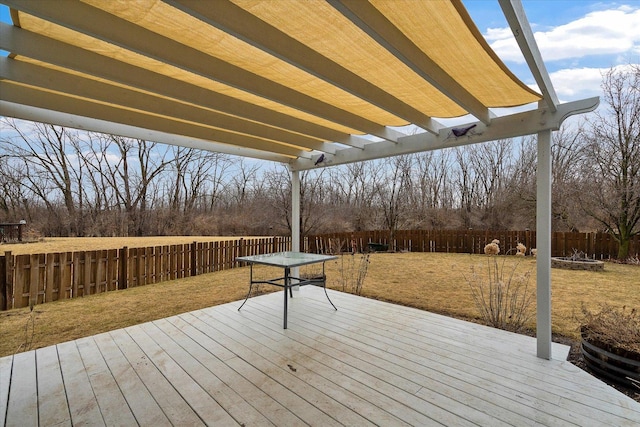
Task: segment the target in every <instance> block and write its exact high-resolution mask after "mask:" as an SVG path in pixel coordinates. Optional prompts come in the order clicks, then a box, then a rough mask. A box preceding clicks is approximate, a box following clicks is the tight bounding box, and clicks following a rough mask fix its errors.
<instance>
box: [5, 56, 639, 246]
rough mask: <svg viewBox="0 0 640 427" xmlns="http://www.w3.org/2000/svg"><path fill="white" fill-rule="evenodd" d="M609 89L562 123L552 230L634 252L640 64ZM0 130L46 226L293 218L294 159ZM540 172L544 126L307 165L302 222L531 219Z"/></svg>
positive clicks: (161, 229)
mask: <svg viewBox="0 0 640 427" xmlns="http://www.w3.org/2000/svg"><path fill="white" fill-rule="evenodd" d="M602 87H603V91H604V97H603V98H602V99H601V107H600V108H599V109H598V110H597V111H596V112H595V113H593V114H590V115H589V116H587V118H586V119H583V120H582V121H581V122H580V123H579V124H577V125H574V126H572V127H564V128H562V129H560V130H559V131H558V132H554V134H553V150H552V156H553V190H552V191H553V208H552V209H553V228H554V230H556V231H565V230H566V231H595V230H598V231H607V232H610V233H612V234H613V235H614V237H616V239H618V240H619V241H620V242H621V252H620V254H619V256H621V257H626V256H627V255H628V254H627V253H626V252H624V248H625V241H626V242H628V239H629V238H630V237H632V236H633V235H635V234H637V233H638V232H639V228H640V226H639V221H640V67H638V66H629V67H626V68H615V69H611V70H610V71H609V72H608V73H606V74H605V75H604V76H603V83H602ZM0 129H2V137H1V138H0V222H15V221H18V220H22V219H24V220H26V221H27V223H28V225H29V227H30V229H31V230H35V231H36V232H37V233H39V234H41V235H44V236H69V235H70V236H145V235H196V234H198V235H200V234H212V235H272V234H287V233H289V232H290V230H291V224H290V204H291V184H290V176H289V172H288V171H287V169H286V167H284V166H281V165H273V164H266V163H263V162H257V161H251V160H247V159H240V158H236V157H232V156H228V155H224V154H219V153H211V152H204V151H199V150H195V149H190V148H184V147H175V146H168V145H163V144H157V143H154V142H150V141H142V140H133V139H128V138H123V137H119V136H115V135H106V134H98V133H90V132H83V131H77V130H73V129H68V128H61V127H58V126H52V125H46V124H41V123H25V122H19V121H14V120H12V119H8V118H4V119H2V120H0ZM535 177H536V141H535V137H524V138H517V139H508V140H499V141H492V142H488V143H483V144H477V145H472V146H467V147H456V148H449V149H444V150H440V151H430V152H423V153H417V154H411V155H403V156H397V157H391V158H387V159H382V160H375V161H366V162H360V163H353V164H348V165H341V166H334V167H328V168H322V169H318V170H312V171H305V172H302V173H301V189H302V197H301V200H302V206H301V216H302V224H301V229H302V233H303V234H313V233H322V232H333V231H352V230H367V229H386V230H390V231H391V232H393V231H394V230H399V229H418V228H420V229H432V228H441V229H444V228H476V229H522V230H523V229H527V228H529V229H535V204H536V201H535V198H536V188H535V182H536V180H535ZM627 245H628V243H627ZM627 250H628V246H627Z"/></svg>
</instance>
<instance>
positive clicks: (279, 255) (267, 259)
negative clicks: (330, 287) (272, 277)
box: [236, 252, 338, 268]
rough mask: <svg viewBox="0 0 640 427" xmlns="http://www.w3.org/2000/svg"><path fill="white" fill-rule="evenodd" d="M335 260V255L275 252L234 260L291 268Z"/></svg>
mask: <svg viewBox="0 0 640 427" xmlns="http://www.w3.org/2000/svg"><path fill="white" fill-rule="evenodd" d="M337 258H338V257H337V256H335V255H321V254H308V253H305V252H275V253H271V254H263V255H251V256H241V257H238V258H236V260H238V261H244V262H248V263H251V264H264V265H271V266H274V267H282V268H287V267H289V268H292V267H300V266H302V265H307V264H315V263H318V262H325V261H329V260H332V259H337Z"/></svg>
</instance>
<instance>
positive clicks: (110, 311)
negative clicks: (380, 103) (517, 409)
mask: <svg viewBox="0 0 640 427" xmlns="http://www.w3.org/2000/svg"><path fill="white" fill-rule="evenodd" d="M175 239H176V238H173V241H174V242H175V241H176V240H175ZM189 239H191V241H193V240H194V239H193V238H189ZM27 246H28V245H27ZM64 250H66V249H64ZM345 257H351V255H345ZM356 257H358V255H357V256H356ZM356 259H357V258H356ZM487 260H488V257H486V256H483V255H465V254H440V253H376V254H372V255H371V262H370V264H369V270H368V275H367V277H366V280H365V283H364V286H363V288H362V295H363V296H366V297H369V298H376V299H381V300H385V301H390V302H394V303H397V304H402V305H407V306H412V307H416V308H420V309H424V310H429V311H433V312H437V313H442V314H446V315H451V316H455V317H460V318H465V319H469V320H477V319H478V311H477V309H476V307H475V304H474V302H473V299H472V296H471V291H470V288H469V286H468V284H467V282H466V281H465V278H464V275H465V274H467V275H468V273H469V272H470V268H471V266H476V268H480V269H483V270H485V269H486V265H487V264H486V263H487ZM503 260H504V261H505V265H506V266H507V268H509V266H510V265H512V263H515V262H519V265H518V272H519V273H524V272H525V271H528V270H529V271H531V274H532V276H531V281H530V288H531V290H532V291H535V259H532V258H524V259H523V258H517V257H515V256H510V257H508V258H505V257H500V258H499V261H500V262H502V261H503ZM345 261H346V263H347V264H348V262H349V258H345ZM340 265H341V262H339V261H333V262H329V263H328V264H327V277H328V286H329V287H330V288H333V289H337V290H342V289H341V286H340V285H339V281H338V279H339V278H340V277H341V271H340V269H339V266H340ZM266 268H268V267H265V269H266ZM343 271H344V269H343ZM262 274H265V275H269V274H271V273H270V272H268V271H267V270H265V271H264V272H263V273H262ZM248 277H249V270H248V268H239V269H234V270H225V271H220V272H216V273H210V274H205V275H201V276H196V277H190V278H185V279H180V280H174V281H170V282H164V283H160V284H156V285H148V286H142V287H139V288H133V289H129V290H124V291H113V292H109V293H104V294H98V295H93V296H89V297H85V298H79V299H75V300H65V301H60V302H52V303H48V304H42V305H37V306H36V307H35V309H34V311H33V313H30V312H29V309H28V308H24V309H16V310H10V311H5V312H0V330H1V331H2V340H1V341H0V356H6V355H10V354H13V353H15V352H18V351H24V350H27V349H34V348H39V347H44V346H48V345H52V344H56V343H59V342H64V341H68V340H72V339H76V338H80V337H83V336H87V335H93V334H97V333H100V332H105V331H108V330H112V329H117V328H123V327H126V326H129V325H133V324H137V323H142V322H146V321H150V320H154V319H158V318H163V317H168V316H172V315H175V314H178V313H183V312H186V311H191V310H196V309H199V308H203V307H209V306H212V305H215V304H221V303H226V302H230V301H236V300H240V299H242V298H244V296H245V294H246V291H247V288H248V286H247V284H248ZM552 282H553V284H552V289H553V314H552V318H553V332H554V334H559V335H563V336H567V337H572V338H576V337H577V336H578V334H577V328H578V324H579V320H578V317H577V316H578V315H579V314H580V307H581V304H583V303H585V304H587V305H588V306H590V307H597V305H598V304H599V303H603V302H607V303H609V304H611V305H615V306H623V305H626V306H627V307H630V308H634V307H635V308H640V267H638V266H631V265H620V264H613V263H607V264H606V265H605V270H604V272H581V271H580V272H577V271H568V270H557V269H553V270H552ZM277 290H280V289H279V288H275V287H272V286H263V291H277ZM532 326H533V325H532Z"/></svg>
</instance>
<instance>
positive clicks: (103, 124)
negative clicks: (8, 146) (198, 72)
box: [0, 99, 288, 162]
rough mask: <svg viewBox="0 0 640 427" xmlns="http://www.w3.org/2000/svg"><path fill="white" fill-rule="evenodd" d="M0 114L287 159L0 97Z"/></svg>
mask: <svg viewBox="0 0 640 427" xmlns="http://www.w3.org/2000/svg"><path fill="white" fill-rule="evenodd" d="M0 115H1V116H6V117H14V118H16V119H21V120H31V121H34V122H40V123H49V124H52V125H56V126H65V127H69V128H74V129H81V130H86V131H89V132H100V133H105V134H111V135H119V136H123V137H126V138H132V139H140V140H144V141H154V142H159V143H163V144H168V145H176V146H179V147H187V148H195V149H198V150H204V151H211V152H214V153H222V154H230V155H234V156H241V157H249V158H253V159H259V160H267V161H272V162H286V161H287V160H288V158H287V157H285V156H280V155H277V154H273V153H269V152H266V151H259V150H252V149H249V148H240V147H237V146H233V145H228V144H219V143H215V142H211V141H206V140H202V139H195V138H189V137H186V136H182V135H176V134H172V133H166V132H159V131H155V130H151V129H143V128H141V127H138V126H129V125H124V124H121V123H113V122H109V121H105V120H99V119H92V118H89V117H84V116H79V115H75V114H68V113H63V112H59V111H54V110H50V109H46V108H38V107H32V106H29V105H24V104H17V103H14V102H9V101H6V100H4V99H2V100H0Z"/></svg>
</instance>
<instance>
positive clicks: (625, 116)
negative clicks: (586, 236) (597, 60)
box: [582, 65, 640, 259]
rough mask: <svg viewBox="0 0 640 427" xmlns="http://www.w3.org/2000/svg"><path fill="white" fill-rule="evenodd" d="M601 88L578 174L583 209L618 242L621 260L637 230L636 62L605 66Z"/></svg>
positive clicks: (639, 142)
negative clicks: (601, 97) (581, 182)
mask: <svg viewBox="0 0 640 427" xmlns="http://www.w3.org/2000/svg"><path fill="white" fill-rule="evenodd" d="M602 89H603V92H604V102H603V104H604V105H603V106H604V108H601V109H599V110H598V111H596V113H595V114H594V115H593V116H592V118H591V119H588V120H587V126H586V128H585V130H584V133H583V136H584V138H585V140H586V146H585V150H584V158H583V168H582V172H583V174H584V178H585V186H588V187H587V188H589V190H590V191H586V192H585V193H584V194H583V196H584V197H583V201H584V202H585V203H583V207H584V208H585V210H586V211H587V213H588V214H589V215H591V216H592V217H593V218H595V219H596V220H597V221H598V222H600V224H602V226H603V227H604V228H605V229H606V230H607V231H608V232H609V233H611V235H612V236H613V237H614V238H615V239H616V240H617V241H618V243H619V250H618V258H620V259H625V258H627V257H628V256H629V242H630V240H631V238H632V237H633V236H634V235H636V234H638V233H639V232H640V230H639V225H638V224H639V222H640V66H638V65H629V66H626V67H619V68H612V69H610V70H609V71H608V72H607V73H605V74H604V76H603V82H602ZM587 196H588V197H587ZM591 201H593V203H591Z"/></svg>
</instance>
